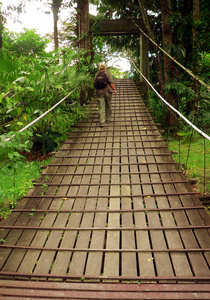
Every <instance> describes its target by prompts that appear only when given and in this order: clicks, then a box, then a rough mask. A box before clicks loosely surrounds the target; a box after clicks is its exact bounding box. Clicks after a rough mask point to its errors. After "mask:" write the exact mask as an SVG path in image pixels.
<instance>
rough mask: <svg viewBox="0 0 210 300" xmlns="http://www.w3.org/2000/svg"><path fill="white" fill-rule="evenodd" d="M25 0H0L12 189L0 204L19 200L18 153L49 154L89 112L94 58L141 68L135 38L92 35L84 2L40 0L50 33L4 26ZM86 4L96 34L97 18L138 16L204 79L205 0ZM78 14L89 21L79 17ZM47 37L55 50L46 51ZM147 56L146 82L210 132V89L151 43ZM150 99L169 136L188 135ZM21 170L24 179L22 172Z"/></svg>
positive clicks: (4, 150) (1, 88)
mask: <svg viewBox="0 0 210 300" xmlns="http://www.w3.org/2000/svg"><path fill="white" fill-rule="evenodd" d="M33 1H34V2H39V1H38V0H33ZM25 2H27V0H25V1H17V5H16V6H14V7H12V6H10V7H8V9H7V10H6V11H3V10H2V9H1V3H0V118H1V124H0V144H1V150H0V161H1V165H0V168H1V171H2V173H1V174H2V176H3V177H4V176H8V174H9V176H10V178H12V182H13V188H11V189H10V188H8V187H6V188H5V190H7V192H5V190H3V189H1V188H0V202H5V200H6V201H9V202H12V204H14V203H15V202H16V200H14V199H17V198H19V197H21V196H22V190H21V188H20V189H19V188H18V187H17V185H16V182H17V170H20V169H22V160H23V156H22V155H23V151H29V152H32V151H33V152H39V153H41V154H42V155H45V154H47V153H50V152H51V151H52V150H53V149H56V148H57V147H59V144H60V142H62V141H63V140H65V139H66V137H67V134H68V132H69V131H70V130H71V127H72V125H73V124H75V123H76V122H77V120H78V119H80V118H81V117H83V118H84V117H86V118H87V117H88V105H87V104H88V102H89V100H90V99H91V97H92V95H93V77H94V74H95V72H96V68H97V66H98V63H99V62H100V61H105V62H107V59H108V55H110V54H111V56H113V54H114V53H115V52H116V51H118V52H120V53H121V54H122V53H124V54H125V55H126V56H127V57H130V58H132V59H133V60H134V61H135V63H136V64H137V66H139V36H132V35H127V36H114V37H101V36H97V34H95V35H94V37H93V38H92V41H91V40H90V36H89V30H90V24H89V23H90V22H89V21H90V16H89V14H88V4H89V1H88V0H84V1H82V2H81V0H77V1H76V0H75V1H69V0H52V1H42V3H43V8H44V4H46V7H45V9H48V10H51V11H52V13H53V16H54V37H52V36H51V35H48V36H47V37H42V36H40V35H39V34H38V33H37V32H36V31H35V30H28V29H24V30H23V32H21V33H15V32H10V31H8V30H7V29H6V26H5V25H6V21H7V18H8V14H9V13H10V12H12V11H14V10H15V11H16V12H17V13H21V11H22V9H23V8H24V6H23V5H24V3H25ZM90 2H91V3H93V4H95V5H97V7H98V16H97V17H93V16H92V17H91V18H92V19H93V21H94V22H95V23H94V24H96V27H95V29H96V32H97V24H98V23H99V22H100V20H101V19H102V18H107V19H111V18H113V17H114V18H134V19H136V18H141V19H143V22H144V25H145V27H146V28H147V34H148V35H149V37H150V38H152V39H153V40H155V42H156V43H157V44H158V45H160V46H161V47H163V48H164V50H165V51H167V52H168V53H169V54H170V55H172V57H173V58H175V59H176V60H178V61H179V62H180V63H181V64H182V65H183V66H184V67H185V68H187V69H189V70H192V71H193V73H194V74H195V75H196V76H198V78H200V79H201V80H202V81H204V82H205V83H208V82H209V80H210V71H209V66H210V54H209V53H208V51H209V41H210V39H209V34H210V33H209V32H210V31H209V28H208V25H207V24H208V20H209V7H208V1H207V0H201V1H198V0H196V1H193V3H194V4H192V1H189V0H181V1H177V0H161V1H156V0H153V1H151V0H149V1H143V0H133V1H126V0H121V1H111V0H103V1H97V0H92V1H90ZM74 4H77V14H76V15H74V14H72V15H71V16H69V18H68V19H67V20H61V21H62V22H61V23H62V24H61V26H60V30H58V19H59V16H61V15H60V13H61V12H62V9H65V10H66V9H70V8H72V6H73V5H74ZM163 7H165V9H163ZM198 7H199V11H198V9H197V8H198ZM79 18H82V20H86V22H79V21H78V20H79ZM52 40H53V41H54V45H55V50H54V51H51V52H46V48H47V45H48V43H49V42H50V41H51V42H52ZM78 41H79V42H78ZM149 59H150V81H151V82H152V84H153V85H154V86H155V87H156V89H157V90H158V91H159V92H160V94H161V95H163V96H164V97H165V98H166V99H167V100H168V101H169V102H170V103H171V104H173V105H174V106H175V107H176V108H177V109H179V110H180V111H181V113H183V114H184V115H185V116H186V117H187V118H188V119H190V120H191V121H192V122H193V123H194V124H195V125H197V126H198V127H199V128H201V129H202V130H204V131H205V132H206V133H207V134H210V98H209V95H208V93H207V89H206V88H205V87H204V86H202V85H200V83H198V82H197V81H196V80H195V79H194V78H191V77H190V75H189V74H188V73H187V72H185V71H184V70H183V69H182V68H180V67H178V66H177V65H176V63H175V62H173V61H172V60H170V59H169V58H167V59H166V58H165V56H164V55H163V53H162V52H161V51H160V50H159V49H157V48H156V47H154V46H153V44H151V43H150V47H149ZM112 74H113V76H114V77H120V76H121V77H122V76H132V77H133V78H134V79H135V80H138V79H139V75H138V73H137V72H136V70H135V68H134V67H133V66H132V67H131V70H130V72H125V73H121V72H120V71H119V70H118V69H117V68H112ZM71 91H73V92H72V93H71V94H70V95H69V96H68V94H69V93H70V92H71ZM66 96H67V99H66V100H65V101H64V102H62V103H61V104H60V105H59V106H57V107H56V108H55V109H54V110H53V111H51V112H50V113H49V114H47V115H46V116H45V117H44V118H43V119H41V120H39V121H38V122H36V123H35V124H33V126H31V127H30V128H28V129H27V130H25V131H24V132H18V131H19V130H20V129H22V128H23V127H24V126H26V125H27V124H29V123H30V122H32V121H33V120H34V119H36V118H37V117H39V116H41V115H42V114H43V113H44V112H46V111H47V110H48V109H50V108H51V107H52V106H53V105H55V104H56V103H57V102H58V101H60V100H61V99H62V98H64V97H66ZM149 105H150V107H151V108H152V109H153V110H154V111H155V117H156V118H157V120H158V122H160V123H162V126H164V125H166V127H167V129H169V130H170V134H171V132H173V136H174V139H175V140H176V139H177V138H178V137H180V136H184V138H186V139H189V136H190V135H191V129H190V128H189V127H187V126H185V125H180V124H179V122H176V119H174V120H172V123H171V121H169V119H170V116H169V114H168V112H167V109H165V108H164V107H163V106H162V104H161V103H160V100H159V98H157V97H156V96H154V95H153V94H151V95H150V102H149ZM172 125H173V126H172ZM8 139H9V140H8ZM199 151H200V150H199ZM29 165H30V164H29ZM29 165H27V166H29ZM27 168H30V167H26V169H27ZM37 168H38V169H39V166H37ZM199 172H200V171H199ZM26 173H27V172H26ZM35 173H36V171H35ZM21 176H22V177H23V178H25V175H21ZM31 176H32V177H34V175H31ZM193 176H195V174H194V175H193ZM29 182H30V180H29ZM8 190H9V191H8ZM19 190H20V192H18V191H19ZM24 190H27V189H24ZM13 195H14V197H13ZM7 199H9V200H7Z"/></svg>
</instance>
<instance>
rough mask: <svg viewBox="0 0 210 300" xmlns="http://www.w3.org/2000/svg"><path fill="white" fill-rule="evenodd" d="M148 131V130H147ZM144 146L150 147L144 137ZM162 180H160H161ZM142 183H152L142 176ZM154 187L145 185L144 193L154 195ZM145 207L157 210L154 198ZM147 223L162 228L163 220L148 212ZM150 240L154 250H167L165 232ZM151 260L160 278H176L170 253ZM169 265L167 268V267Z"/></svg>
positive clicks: (155, 233) (147, 177)
mask: <svg viewBox="0 0 210 300" xmlns="http://www.w3.org/2000/svg"><path fill="white" fill-rule="evenodd" d="M145 130H146V129H145ZM142 140H143V143H142V144H143V145H144V146H146V145H148V142H145V140H146V138H145V137H143V138H142ZM147 153H152V150H149V149H147ZM141 159H142V158H141V157H140V159H139V158H138V162H140V161H141ZM152 159H153V157H152V156H149V157H145V161H146V160H147V161H149V162H150V161H152ZM140 169H141V170H142V172H146V171H147V170H148V172H149V171H155V170H156V166H155V165H148V166H146V165H142V166H140ZM154 176H156V177H158V179H159V175H154ZM159 180H160V179H159ZM141 181H142V182H148V181H150V176H149V175H146V174H144V175H142V176H141ZM153 188H154V187H153V186H152V182H151V186H149V185H145V186H144V185H143V186H142V193H143V194H144V193H150V194H151V193H153ZM145 207H146V208H155V207H156V199H155V198H154V197H148V198H146V200H145ZM147 221H148V225H149V227H158V226H161V220H160V217H159V214H158V212H148V213H147ZM150 238H151V243H152V248H155V249H167V243H166V240H165V235H164V232H163V230H158V231H155V232H154V231H151V232H150ZM151 259H153V260H154V264H155V268H156V272H157V273H156V274H157V275H158V276H174V272H173V266H172V265H171V260H170V255H169V254H168V253H154V257H152V258H151ZM166 265H167V268H166V267H165V266H166Z"/></svg>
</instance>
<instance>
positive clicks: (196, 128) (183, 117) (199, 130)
mask: <svg viewBox="0 0 210 300" xmlns="http://www.w3.org/2000/svg"><path fill="white" fill-rule="evenodd" d="M131 62H132V64H133V65H134V67H135V68H136V70H137V71H138V72H139V74H140V75H141V76H142V77H143V79H144V80H145V81H146V83H147V84H148V85H149V87H150V88H151V89H152V90H153V91H154V92H155V94H156V95H157V96H158V97H159V98H160V99H161V100H162V101H163V102H164V103H165V104H166V105H167V106H168V107H169V108H170V109H172V110H173V111H174V112H175V113H176V114H178V115H179V116H180V117H181V118H182V119H183V120H184V121H185V122H186V123H187V124H189V125H190V126H191V127H192V128H193V129H195V130H196V131H197V132H198V133H199V134H200V135H202V136H203V137H204V138H206V139H207V140H209V141H210V136H208V135H207V134H206V133H205V132H203V131H202V130H201V129H199V128H198V127H197V126H195V125H194V124H193V123H192V122H190V121H189V120H188V119H187V118H186V117H185V116H183V115H182V114H181V113H180V112H179V111H178V110H177V109H176V108H174V107H173V106H172V105H171V104H169V103H168V102H167V101H166V100H165V99H164V98H163V97H162V96H161V95H160V94H159V93H158V92H157V91H156V89H155V88H154V87H153V86H152V84H151V83H150V82H149V80H148V79H147V78H146V77H145V76H144V75H143V74H142V72H141V71H140V70H139V69H138V67H137V66H136V64H135V63H134V61H133V60H132V59H131Z"/></svg>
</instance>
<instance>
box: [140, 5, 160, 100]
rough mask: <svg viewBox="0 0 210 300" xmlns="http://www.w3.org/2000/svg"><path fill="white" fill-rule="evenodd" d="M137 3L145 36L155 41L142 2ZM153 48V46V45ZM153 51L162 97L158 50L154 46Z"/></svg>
mask: <svg viewBox="0 0 210 300" xmlns="http://www.w3.org/2000/svg"><path fill="white" fill-rule="evenodd" d="M138 2H139V7H140V12H141V15H142V19H143V22H144V25H145V27H146V29H147V34H148V35H149V37H150V38H151V39H152V40H153V41H155V35H154V33H153V31H152V29H151V27H150V23H149V20H148V16H147V14H146V12H145V9H144V1H143V0H138ZM153 46H154V45H153ZM154 50H155V54H156V55H155V57H156V58H155V59H156V64H157V73H158V81H159V92H160V94H161V96H162V97H164V92H163V77H162V71H161V65H160V57H159V52H158V48H157V47H155V46H154Z"/></svg>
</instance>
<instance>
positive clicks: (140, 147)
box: [0, 80, 210, 299]
mask: <svg viewBox="0 0 210 300" xmlns="http://www.w3.org/2000/svg"><path fill="white" fill-rule="evenodd" d="M115 85H116V89H117V91H118V94H117V95H113V99H112V108H113V114H112V119H111V122H110V123H109V124H108V125H107V126H105V127H103V128H100V127H99V124H98V113H97V105H96V102H93V103H91V117H90V119H89V120H87V121H81V122H80V123H78V124H77V126H76V127H75V128H74V129H73V131H72V132H71V133H70V135H69V138H68V140H67V141H66V142H65V143H64V144H63V145H62V147H61V148H60V150H59V151H58V152H57V153H56V156H55V158H54V159H53V161H52V163H51V164H50V165H49V166H48V167H47V168H46V169H45V170H44V172H43V174H42V175H41V176H40V178H39V180H38V182H37V184H36V186H35V187H34V188H33V189H32V190H30V191H29V193H28V194H27V196H26V197H25V198H23V199H22V200H21V201H20V202H19V203H18V206H17V207H16V209H15V210H14V211H13V212H12V214H11V215H10V216H9V217H8V219H7V220H5V221H4V222H3V223H1V224H0V227H1V231H0V239H1V241H3V242H2V244H1V245H0V252H1V258H0V278H1V281H0V287H1V288H0V295H2V296H4V298H5V297H8V298H11V299H16V297H18V295H19V297H20V295H22V293H23V295H25V296H24V297H26V296H27V297H30V295H31V294H30V293H31V291H32V289H33V295H34V296H33V297H34V298H35V294H36V293H35V291H36V292H37V293H38V294H37V295H39V297H38V296H37V298H42V296H43V295H45V298H47V297H49V299H52V298H56V295H59V296H57V298H58V299H61V298H64V296H65V295H67V294H65V293H64V294H65V295H64V294H63V296H62V295H61V293H60V291H61V289H62V287H63V289H62V291H63V290H65V291H66V293H67V292H68V293H70V292H69V291H70V290H71V291H73V292H74V293H76V291H79V290H80V292H81V290H82V291H83V292H84V293H86V294H84V295H83V296H81V298H80V296H78V295H79V294H77V296H75V294H74V296H75V298H74V296H73V294H72V296H71V297H70V298H69V299H88V295H89V298H91V297H90V293H91V292H92V293H95V294H94V295H96V296H93V294H92V298H91V299H94V297H96V298H95V299H99V296H97V295H99V294H97V292H98V293H99V292H100V293H101V294H100V297H101V299H114V296H113V295H114V293H115V292H118V293H119V295H117V296H116V294H115V299H116V298H117V299H121V298H120V297H122V299H210V298H209V297H210V289H209V285H208V283H209V281H210V272H209V263H210V252H209V250H210V239H209V229H210V227H209V224H210V222H209V215H208V214H207V213H206V211H205V209H204V208H203V207H202V206H201V204H200V202H199V200H198V198H197V196H196V195H195V193H194V192H193V191H192V190H191V189H190V186H189V185H188V183H187V182H186V178H185V177H184V176H183V174H182V172H181V171H180V169H179V167H178V165H177V164H176V163H175V162H174V160H173V158H172V156H171V153H170V151H169V150H168V148H167V145H166V144H165V142H164V140H163V139H162V137H161V135H160V133H159V131H158V129H157V127H156V125H155V123H154V122H153V120H152V118H151V116H150V114H149V112H148V110H147V108H146V107H145V105H144V102H143V100H142V99H141V97H140V95H139V93H138V91H137V89H136V87H135V85H134V83H133V81H132V80H115ZM37 280H38V281H39V282H36V281H37ZM42 281H45V285H43V284H42ZM46 281H47V282H48V285H47V284H46ZM52 281H53V282H54V281H56V284H54V285H53V284H52ZM75 282H77V283H75ZM78 282H79V283H78ZM81 282H82V283H81ZM128 282H129V283H132V285H127V288H125V286H126V285H125V283H128ZM133 283H135V284H134V285H133ZM136 283H141V285H136ZM189 283H191V284H190V285H189ZM67 284H69V285H67ZM76 284H78V285H79V287H78V285H77V288H75V286H76ZM91 284H92V285H91ZM167 284H169V285H170V287H171V289H172V295H173V296H171V298H164V297H165V295H169V292H167V289H168V288H167V286H168V285H167ZM64 285H65V286H64ZM67 286H68V287H67ZM109 286H111V287H112V288H111V287H110V289H109V288H108V287H109ZM140 286H141V288H140ZM145 286H146V288H144V287H145ZM17 287H18V288H17ZM131 287H132V288H131ZM150 287H152V288H150ZM24 289H25V290H24ZM44 289H45V291H43V290H44ZM84 289H85V290H84ZM130 289H131V290H132V289H133V290H132V293H133V294H132V295H131V294H130V295H128V294H126V293H127V292H131V290H130ZM144 289H145V291H144ZM40 290H42V291H43V295H42V296H41V292H40ZM123 290H124V292H126V293H124V292H123ZM15 291H16V292H15ZM21 291H25V292H22V293H21ZM102 291H103V292H104V293H105V294H104V295H105V296H104V298H103V297H102V296H103V295H102ZM57 292H58V294H56V293H57ZM140 292H141V293H143V292H145V294H144V295H143V294H141V295H143V296H141V297H144V298H139V297H140V296H137V295H140V294H138V293H140ZM149 292H151V293H153V294H151V295H153V296H151V295H150V294H149ZM197 292H199V295H200V296H199V297H201V296H202V297H203V298H198V297H197V296H196V295H197ZM45 293H46V294H45ZM49 293H51V296H49ZM59 293H60V294H59ZM109 293H111V294H109ZM189 293H190V295H191V297H195V298H190V297H189ZM108 294H109V295H108ZM125 294H126V295H125ZM47 295H48V296H47ZM68 295H69V294H68ZM120 295H121V296H120ZM123 295H124V296H123ZM157 295H159V298H158V296H157ZM161 295H162V296H161ZM163 295H164V296H163ZM177 295H178V296H177ZM187 295H188V296H187ZM193 295H194V296H193ZM109 296H110V297H109ZM59 297H60V298H59ZM66 297H67V296H66ZM82 297H83V298H82ZM112 297H113V298H112ZM123 297H124V298H123ZM126 297H127V298H126ZM132 297H134V298H132ZM135 297H137V298H135ZM146 297H148V298H146ZM149 297H153V298H149ZM167 297H169V296H167ZM173 297H174V298H173ZM175 297H176V298H175ZM187 297H188V298H187ZM196 297H197V298H196ZM43 298H44V296H43Z"/></svg>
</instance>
